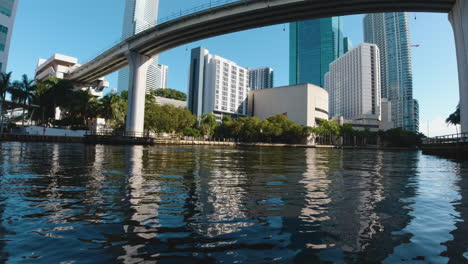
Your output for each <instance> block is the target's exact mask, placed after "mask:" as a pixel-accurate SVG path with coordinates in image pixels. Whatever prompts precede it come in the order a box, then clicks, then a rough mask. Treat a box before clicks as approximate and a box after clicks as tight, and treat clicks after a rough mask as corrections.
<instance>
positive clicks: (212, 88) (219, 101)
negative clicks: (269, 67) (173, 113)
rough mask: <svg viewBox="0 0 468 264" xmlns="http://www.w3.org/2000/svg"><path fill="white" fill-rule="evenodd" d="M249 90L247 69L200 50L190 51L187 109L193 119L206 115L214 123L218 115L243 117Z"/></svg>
mask: <svg viewBox="0 0 468 264" xmlns="http://www.w3.org/2000/svg"><path fill="white" fill-rule="evenodd" d="M249 90H250V88H249V70H248V69H247V68H243V67H240V66H238V65H237V64H236V63H235V62H232V61H229V60H227V59H225V58H222V57H219V56H216V55H211V54H209V51H208V50H207V49H204V48H202V47H199V48H195V49H193V50H192V56H191V64H190V77H189V88H188V92H189V96H188V107H189V109H190V111H192V113H193V114H195V115H196V116H197V117H201V116H202V115H204V114H208V113H214V114H215V115H216V116H217V118H218V120H221V117H222V115H230V116H234V117H237V116H246V115H247V104H248V102H247V95H248V92H249Z"/></svg>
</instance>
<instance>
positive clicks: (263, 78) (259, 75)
mask: <svg viewBox="0 0 468 264" xmlns="http://www.w3.org/2000/svg"><path fill="white" fill-rule="evenodd" d="M249 85H250V89H252V90H260V89H266V88H273V86H274V84H273V69H272V68H269V67H261V68H256V69H249Z"/></svg>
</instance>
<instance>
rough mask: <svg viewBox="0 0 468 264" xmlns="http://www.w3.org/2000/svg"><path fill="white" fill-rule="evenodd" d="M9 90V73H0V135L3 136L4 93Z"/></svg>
mask: <svg viewBox="0 0 468 264" xmlns="http://www.w3.org/2000/svg"><path fill="white" fill-rule="evenodd" d="M10 88H11V72H9V73H5V72H1V73H0V134H3V111H4V109H3V108H4V105H5V97H6V93H7V92H8V91H9V90H10Z"/></svg>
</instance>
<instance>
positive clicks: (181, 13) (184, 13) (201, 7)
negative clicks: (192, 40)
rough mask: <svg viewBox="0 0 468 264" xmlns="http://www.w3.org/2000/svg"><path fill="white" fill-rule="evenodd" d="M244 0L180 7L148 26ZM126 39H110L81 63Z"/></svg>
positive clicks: (223, 0) (213, 1)
mask: <svg viewBox="0 0 468 264" xmlns="http://www.w3.org/2000/svg"><path fill="white" fill-rule="evenodd" d="M245 1H250V0H212V1H209V2H208V3H205V4H202V5H198V6H195V7H192V8H188V9H184V10H182V9H181V10H180V11H179V12H171V15H168V16H165V17H162V18H160V19H158V21H157V23H154V24H150V28H151V27H154V26H156V25H160V24H164V23H166V22H169V21H171V20H175V19H178V18H181V17H184V16H188V15H191V14H194V13H197V12H201V11H204V10H207V9H210V8H214V7H219V6H223V5H227V4H231V3H235V2H245ZM131 37H132V36H130V37H128V38H126V39H129V38H131ZM126 39H122V38H119V39H117V40H114V41H112V44H111V45H109V46H108V47H107V48H102V49H99V52H98V53H96V54H95V55H93V56H89V57H88V58H87V59H86V60H84V63H82V64H83V65H84V64H86V63H87V62H90V61H92V60H93V59H94V58H96V57H97V56H98V55H99V54H102V53H103V52H104V51H106V50H108V49H110V48H112V47H113V46H115V45H117V44H119V43H121V42H123V41H125V40H126Z"/></svg>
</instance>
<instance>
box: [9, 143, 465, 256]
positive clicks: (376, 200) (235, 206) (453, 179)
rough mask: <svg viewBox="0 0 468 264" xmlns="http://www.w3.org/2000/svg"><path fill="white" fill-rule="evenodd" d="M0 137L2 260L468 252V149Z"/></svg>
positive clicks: (459, 253) (403, 254)
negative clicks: (458, 155)
mask: <svg viewBox="0 0 468 264" xmlns="http://www.w3.org/2000/svg"><path fill="white" fill-rule="evenodd" d="M0 144H1V152H0V159H1V167H0V263H3V262H6V263H468V224H467V223H466V221H467V220H468V169H467V168H468V167H467V165H468V163H455V162H452V161H448V160H445V159H440V158H437V157H433V156H426V155H422V154H421V153H419V152H383V151H370V150H343V151H342V150H321V149H319V150H316V149H286V148H284V149H283V148H264V149H257V148H210V147H175V146H174V147H163V146H160V147H129V146H122V147H120V146H119V147H117V146H85V145H81V144H76V145H74V144H45V143H0Z"/></svg>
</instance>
